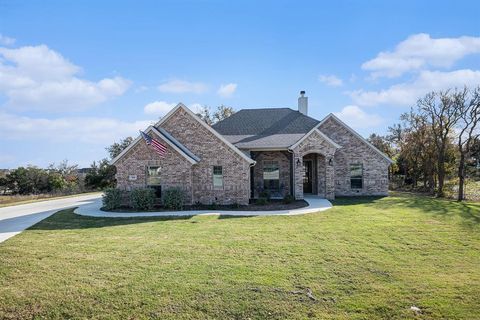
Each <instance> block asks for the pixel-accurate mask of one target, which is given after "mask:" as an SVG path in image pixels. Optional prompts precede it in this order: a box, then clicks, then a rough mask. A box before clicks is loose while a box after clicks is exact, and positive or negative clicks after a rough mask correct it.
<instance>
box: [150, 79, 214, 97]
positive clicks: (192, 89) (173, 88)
mask: <svg viewBox="0 0 480 320" xmlns="http://www.w3.org/2000/svg"><path fill="white" fill-rule="evenodd" d="M158 90H160V92H165V93H197V94H200V93H204V92H206V91H207V90H208V86H207V85H206V84H204V83H202V82H188V81H183V80H171V81H167V82H165V83H162V84H161V85H159V86H158Z"/></svg>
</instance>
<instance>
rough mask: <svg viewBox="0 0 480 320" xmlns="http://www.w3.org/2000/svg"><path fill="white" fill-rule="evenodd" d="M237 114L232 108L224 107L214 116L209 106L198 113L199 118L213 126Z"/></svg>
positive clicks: (203, 107)
mask: <svg viewBox="0 0 480 320" xmlns="http://www.w3.org/2000/svg"><path fill="white" fill-rule="evenodd" d="M234 113H235V110H234V109H233V108H232V107H227V106H224V105H221V106H218V107H217V109H216V110H215V112H214V113H213V114H212V110H211V109H210V107H208V106H202V107H201V108H200V110H199V111H198V112H197V116H198V117H200V119H202V120H203V121H205V122H206V123H207V124H208V125H213V124H215V123H217V122H219V121H222V120H224V119H226V118H228V117H230V116H231V115H232V114H234Z"/></svg>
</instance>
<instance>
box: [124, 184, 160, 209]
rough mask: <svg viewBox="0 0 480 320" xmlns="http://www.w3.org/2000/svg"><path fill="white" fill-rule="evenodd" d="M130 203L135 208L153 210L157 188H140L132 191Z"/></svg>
mask: <svg viewBox="0 0 480 320" xmlns="http://www.w3.org/2000/svg"><path fill="white" fill-rule="evenodd" d="M130 205H131V206H132V208H134V209H135V210H142V211H145V210H151V209H153V206H154V205H155V190H153V189H151V188H138V189H134V190H132V191H131V192H130Z"/></svg>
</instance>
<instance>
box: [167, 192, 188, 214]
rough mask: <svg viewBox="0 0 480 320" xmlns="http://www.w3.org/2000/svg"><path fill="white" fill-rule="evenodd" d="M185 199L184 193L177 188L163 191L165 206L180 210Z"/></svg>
mask: <svg viewBox="0 0 480 320" xmlns="http://www.w3.org/2000/svg"><path fill="white" fill-rule="evenodd" d="M184 201H185V193H184V192H183V190H181V189H179V188H171V189H167V190H165V191H164V193H163V205H164V206H165V208H168V209H173V210H182V209H183V205H184Z"/></svg>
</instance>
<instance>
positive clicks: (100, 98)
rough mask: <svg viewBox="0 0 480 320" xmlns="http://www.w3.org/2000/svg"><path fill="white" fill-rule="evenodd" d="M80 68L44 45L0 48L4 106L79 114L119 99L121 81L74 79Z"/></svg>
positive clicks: (125, 82) (0, 90)
mask: <svg viewBox="0 0 480 320" xmlns="http://www.w3.org/2000/svg"><path fill="white" fill-rule="evenodd" d="M80 71H81V68H80V67H78V66H76V65H74V64H72V63H71V62H70V61H68V60H67V59H65V58H64V57H63V56H62V55H60V54H59V53H57V52H55V51H53V50H51V49H50V48H48V47H47V46H45V45H40V46H29V47H21V48H16V49H8V48H3V47H0V93H3V94H4V95H5V96H6V97H7V98H8V101H7V106H9V107H13V108H15V109H21V110H41V111H66V110H82V109H86V108H88V107H91V106H93V105H95V104H99V103H101V102H104V101H106V100H108V99H111V98H113V97H116V96H120V95H122V94H123V93H125V91H126V90H127V89H128V87H129V86H130V81H128V80H126V79H124V78H121V77H114V78H105V79H102V80H100V81H98V82H92V81H88V80H84V79H80V78H78V77H77V76H76V75H77V74H78V73H79V72H80Z"/></svg>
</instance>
